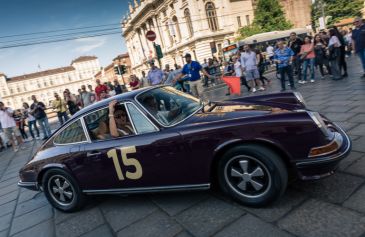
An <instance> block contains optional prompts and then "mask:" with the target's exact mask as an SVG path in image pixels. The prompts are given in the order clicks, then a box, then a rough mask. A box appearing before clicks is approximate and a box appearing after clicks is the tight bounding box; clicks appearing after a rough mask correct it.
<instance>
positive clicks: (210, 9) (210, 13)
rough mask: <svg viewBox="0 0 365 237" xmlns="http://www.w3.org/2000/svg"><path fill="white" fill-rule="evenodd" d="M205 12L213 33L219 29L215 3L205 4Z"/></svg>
mask: <svg viewBox="0 0 365 237" xmlns="http://www.w3.org/2000/svg"><path fill="white" fill-rule="evenodd" d="M205 12H206V14H207V19H208V24H209V29H210V30H211V31H217V30H218V29H219V26H218V19H217V12H216V10H215V6H214V3H212V2H208V3H207V4H205Z"/></svg>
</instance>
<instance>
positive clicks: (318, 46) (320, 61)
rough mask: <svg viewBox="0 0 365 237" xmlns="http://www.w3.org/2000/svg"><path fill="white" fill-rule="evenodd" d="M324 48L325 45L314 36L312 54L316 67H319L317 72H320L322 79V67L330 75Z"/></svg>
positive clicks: (319, 37)
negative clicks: (313, 54)
mask: <svg viewBox="0 0 365 237" xmlns="http://www.w3.org/2000/svg"><path fill="white" fill-rule="evenodd" d="M326 47H327V45H326V44H325V42H324V41H323V39H322V38H321V36H320V35H319V34H317V35H315V36H314V53H315V55H316V57H315V60H316V65H317V66H318V67H319V71H320V72H321V76H322V79H323V77H324V71H323V66H325V67H326V69H327V72H328V74H329V75H331V68H330V66H329V63H328V58H327V56H326Z"/></svg>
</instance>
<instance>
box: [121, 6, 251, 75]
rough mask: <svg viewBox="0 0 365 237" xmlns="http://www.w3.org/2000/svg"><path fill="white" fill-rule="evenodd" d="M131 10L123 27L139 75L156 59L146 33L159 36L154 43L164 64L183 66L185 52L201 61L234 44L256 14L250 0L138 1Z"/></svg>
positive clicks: (132, 61) (133, 66)
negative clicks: (239, 33) (159, 48)
mask: <svg viewBox="0 0 365 237" xmlns="http://www.w3.org/2000/svg"><path fill="white" fill-rule="evenodd" d="M129 8H130V9H129V14H128V15H127V17H126V18H124V19H122V21H121V26H122V30H123V37H124V38H125V41H126V46H127V49H128V52H129V55H130V60H131V63H132V70H133V72H134V73H136V74H137V75H140V74H141V71H142V70H145V71H147V70H148V65H147V61H148V60H150V59H154V58H156V56H155V50H154V47H153V43H152V42H150V41H148V40H147V39H146V36H145V35H146V32H147V31H149V30H153V31H154V32H155V33H156V35H157V39H156V40H155V43H156V44H159V45H160V46H161V48H162V52H163V54H164V57H163V58H162V60H161V65H165V64H169V65H170V66H173V65H174V64H175V63H176V64H179V65H182V64H183V63H184V60H183V56H184V54H185V53H191V55H192V57H193V59H194V60H198V61H201V62H202V61H203V60H204V59H205V58H209V57H212V55H215V56H217V55H218V54H219V53H220V51H221V50H220V49H221V48H222V47H223V45H224V44H229V43H230V42H232V40H233V39H234V38H235V33H236V32H237V30H238V29H239V28H240V27H243V26H246V25H249V24H250V23H251V22H252V20H253V13H254V12H253V7H252V1H250V0H140V1H137V0H135V1H134V4H133V6H132V4H130V5H129ZM211 48H215V49H216V51H217V53H215V50H213V51H212V49H211Z"/></svg>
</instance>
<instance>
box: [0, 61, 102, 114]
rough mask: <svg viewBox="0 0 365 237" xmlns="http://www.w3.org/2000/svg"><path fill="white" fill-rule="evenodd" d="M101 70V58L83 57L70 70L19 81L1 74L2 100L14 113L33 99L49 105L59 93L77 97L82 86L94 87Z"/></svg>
mask: <svg viewBox="0 0 365 237" xmlns="http://www.w3.org/2000/svg"><path fill="white" fill-rule="evenodd" d="M99 70H100V65H99V60H98V58H97V57H94V56H82V57H79V58H77V59H75V60H73V61H72V63H71V65H70V66H67V67H61V68H55V69H49V70H45V71H41V72H35V73H30V74H26V75H22V76H15V77H6V75H5V74H3V73H0V98H1V101H3V102H4V103H5V105H6V106H9V107H12V108H14V109H19V108H22V104H23V102H28V103H30V102H31V96H32V95H36V96H37V98H38V99H39V100H40V101H43V102H45V103H47V104H48V103H49V102H50V101H52V100H53V99H54V93H55V92H57V93H59V94H60V95H62V93H63V91H64V90H65V89H66V88H68V89H69V90H70V91H71V92H72V93H77V90H78V89H79V88H80V87H81V85H87V84H92V85H94V84H95V83H94V75H95V74H96V73H97V72H98V71H99Z"/></svg>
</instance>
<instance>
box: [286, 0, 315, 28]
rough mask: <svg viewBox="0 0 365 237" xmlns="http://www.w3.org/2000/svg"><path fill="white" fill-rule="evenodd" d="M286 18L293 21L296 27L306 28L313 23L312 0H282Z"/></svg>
mask: <svg viewBox="0 0 365 237" xmlns="http://www.w3.org/2000/svg"><path fill="white" fill-rule="evenodd" d="M280 3H281V5H282V6H283V8H284V12H285V16H286V18H287V19H288V20H289V21H290V22H291V23H293V25H294V28H304V27H306V26H309V25H311V5H312V0H280Z"/></svg>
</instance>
